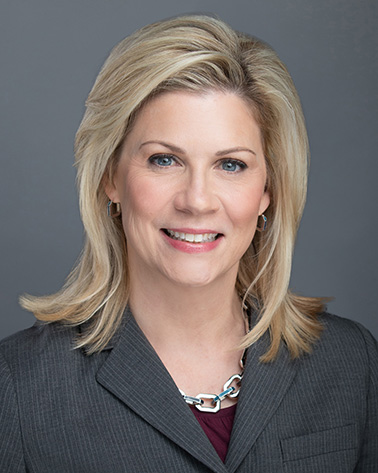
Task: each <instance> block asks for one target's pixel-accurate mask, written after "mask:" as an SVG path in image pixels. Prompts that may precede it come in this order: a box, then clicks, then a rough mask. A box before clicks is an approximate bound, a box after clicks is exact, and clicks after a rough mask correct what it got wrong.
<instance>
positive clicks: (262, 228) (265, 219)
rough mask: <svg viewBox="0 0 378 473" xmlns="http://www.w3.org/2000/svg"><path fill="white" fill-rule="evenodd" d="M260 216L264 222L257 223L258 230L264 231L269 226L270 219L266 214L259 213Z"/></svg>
mask: <svg viewBox="0 0 378 473" xmlns="http://www.w3.org/2000/svg"><path fill="white" fill-rule="evenodd" d="M259 218H262V223H261V225H257V227H256V230H257V231H259V232H264V231H265V230H266V227H267V222H268V219H267V218H266V217H265V215H264V214H261V215H259Z"/></svg>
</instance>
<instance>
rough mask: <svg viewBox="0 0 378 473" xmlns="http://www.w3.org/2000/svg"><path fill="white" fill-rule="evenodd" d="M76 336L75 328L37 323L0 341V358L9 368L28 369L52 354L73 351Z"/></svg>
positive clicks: (58, 324)
mask: <svg viewBox="0 0 378 473" xmlns="http://www.w3.org/2000/svg"><path fill="white" fill-rule="evenodd" d="M76 336H77V329H76V327H68V326H64V325H62V324H60V323H51V324H45V323H42V322H39V321H37V322H36V323H35V324H34V325H33V326H32V327H30V328H28V329H26V330H21V331H20V332H16V333H14V334H13V335H10V336H9V337H7V338H4V339H3V340H1V341H0V356H1V357H2V358H3V359H4V360H5V361H6V362H7V364H8V365H9V367H10V368H17V367H20V366H23V365H25V364H28V365H29V367H30V366H31V365H33V363H35V362H37V360H39V359H40V358H46V357H50V358H51V357H52V356H53V355H54V354H55V355H56V356H58V354H60V356H61V355H62V354H63V353H67V354H68V353H69V352H71V351H73V349H74V346H75V339H76ZM75 351H76V350H75Z"/></svg>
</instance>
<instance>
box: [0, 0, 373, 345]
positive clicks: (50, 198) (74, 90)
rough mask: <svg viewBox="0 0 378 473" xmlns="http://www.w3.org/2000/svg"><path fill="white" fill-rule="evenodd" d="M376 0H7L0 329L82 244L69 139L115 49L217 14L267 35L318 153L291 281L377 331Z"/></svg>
mask: <svg viewBox="0 0 378 473" xmlns="http://www.w3.org/2000/svg"><path fill="white" fill-rule="evenodd" d="M377 5H378V2H377V1H376V0H261V1H260V0H256V1H253V0H248V1H242V0H239V1H238V0H234V1H227V2H225V1H224V2H222V1H219V0H218V1H211V0H208V1H207V0H202V1H194V0H185V2H184V1H183V2H180V1H177V0H175V1H174V0H163V1H153V0H139V1H133V2H131V1H125V0H101V1H100V0H65V1H62V0H59V1H58V0H24V1H21V0H3V1H2V6H1V7H0V45H1V46H0V47H1V51H0V65H1V66H0V67H1V83H0V85H1V87H0V93H1V101H0V114H1V115H0V117H1V126H0V136H1V158H0V159H1V175H0V193H1V194H0V198H1V200H0V202H1V206H0V212H1V215H0V222H1V241H0V248H1V276H0V277H1V281H0V282H1V284H0V298H1V300H0V302H1V307H2V310H1V314H0V338H2V337H4V336H6V335H8V334H10V333H12V332H14V331H16V330H19V329H22V328H25V327H28V326H30V325H31V324H32V323H33V321H34V318H33V316H32V315H31V314H29V313H26V312H24V311H22V310H21V308H20V307H19V306H18V303H17V299H18V296H19V295H20V294H21V293H22V292H29V293H32V294H39V295H41V294H47V293H51V292H54V291H56V290H58V289H59V288H60V287H61V285H62V283H63V281H64V279H65V277H66V275H67V274H68V272H69V270H70V269H71V267H72V266H73V264H74V262H75V260H76V258H77V257H78V255H79V252H80V249H81V246H82V226H81V222H80V218H79V212H78V204H77V195H76V189H75V171H74V169H73V167H72V163H73V140H74V134H75V131H76V129H77V127H78V125H79V122H80V119H81V117H82V114H83V111H84V101H85V98H86V96H87V94H88V92H89V90H90V87H91V85H92V83H93V81H94V79H95V77H96V74H97V73H98V71H99V68H100V66H101V65H102V63H103V61H104V59H105V58H106V56H107V54H108V53H109V51H110V49H111V48H112V47H113V46H114V45H115V44H116V43H117V42H118V41H120V40H121V39H122V38H123V37H125V36H126V35H128V34H130V33H131V32H132V31H134V30H135V29H137V28H139V27H140V26H143V25H144V24H147V23H150V22H153V21H156V20H159V19H162V18H166V17H169V16H173V15H177V14H181V13H198V12H213V13H216V14H217V15H219V16H220V17H221V18H222V19H224V20H225V21H227V22H228V23H230V24H231V26H233V27H234V28H236V29H239V30H241V31H245V32H248V33H250V34H253V35H255V36H258V37H260V38H262V39H264V40H265V41H267V42H268V43H270V44H271V45H272V46H273V47H274V48H275V49H276V50H277V52H278V53H279V55H280V56H281V58H282V59H283V60H284V62H286V64H287V66H288V68H289V70H290V71H291V74H292V76H293V78H294V82H295V83H296V86H297V88H298V91H299V94H300V96H301V99H302V103H303V107H304V112H305V116H306V120H307V126H308V130H309V137H310V144H311V153H312V163H311V174H310V187H309V196H308V203H307V208H306V211H305V215H304V218H303V221H302V225H301V228H300V232H299V236H298V242H297V249H296V253H295V258H294V267H293V276H292V287H293V288H294V289H295V290H297V291H299V292H300V293H302V294H304V295H314V296H334V297H335V300H334V302H332V303H331V304H330V305H329V309H330V310H331V311H332V312H334V313H338V314H339V315H343V316H345V317H349V318H352V319H355V320H357V321H360V322H362V323H363V324H364V325H365V326H366V327H368V328H369V329H370V330H371V331H372V332H373V334H374V335H375V336H376V337H378V322H377V316H376V312H377V310H376V303H375V299H376V296H377V263H378V258H377V256H378V251H377V236H378V231H377V194H378V192H377V187H378V186H377V184H376V183H377V166H378V164H377V149H378V143H377V141H378V140H377V135H378V133H377V105H378V91H377V83H378V74H377V69H378V60H377V59H378V58H377V53H378V37H377V31H378V8H377Z"/></svg>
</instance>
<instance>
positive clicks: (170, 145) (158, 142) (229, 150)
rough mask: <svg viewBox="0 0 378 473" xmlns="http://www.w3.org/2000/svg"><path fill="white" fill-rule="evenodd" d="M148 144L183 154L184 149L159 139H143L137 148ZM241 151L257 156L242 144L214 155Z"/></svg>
mask: <svg viewBox="0 0 378 473" xmlns="http://www.w3.org/2000/svg"><path fill="white" fill-rule="evenodd" d="M150 144H159V145H162V146H164V147H165V148H168V149H170V150H171V151H173V152H174V153H181V154H185V151H184V150H183V149H181V148H179V147H178V146H175V145H172V144H170V143H166V142H165V141H159V140H150V141H145V142H144V143H142V144H141V145H140V147H139V149H140V148H142V146H146V145H150ZM241 151H246V152H248V153H251V154H253V155H254V156H257V155H256V153H255V151H253V150H251V149H249V148H244V147H242V146H236V147H235V148H228V149H223V150H221V151H217V152H216V153H215V155H216V156H225V155H227V154H230V153H238V152H241Z"/></svg>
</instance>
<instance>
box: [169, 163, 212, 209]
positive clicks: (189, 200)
mask: <svg viewBox="0 0 378 473" xmlns="http://www.w3.org/2000/svg"><path fill="white" fill-rule="evenodd" d="M174 205H175V208H176V209H177V210H179V211H180V212H185V213H188V214H193V215H200V214H211V213H214V212H216V211H217V210H218V209H219V207H220V201H219V199H218V196H217V192H216V189H215V185H214V183H213V182H212V180H211V177H210V176H208V175H207V173H206V172H203V171H200V170H197V171H192V172H188V173H187V175H185V176H183V178H182V180H181V182H180V185H179V189H178V192H177V194H176V196H175V200H174Z"/></svg>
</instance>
